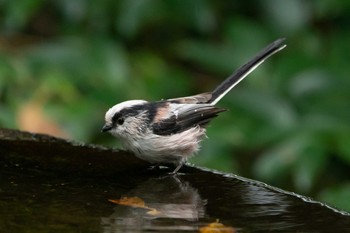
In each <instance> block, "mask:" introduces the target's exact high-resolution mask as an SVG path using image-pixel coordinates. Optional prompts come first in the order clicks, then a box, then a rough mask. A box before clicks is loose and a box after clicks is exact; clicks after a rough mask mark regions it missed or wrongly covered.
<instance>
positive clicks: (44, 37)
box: [0, 0, 350, 211]
mask: <svg viewBox="0 0 350 233" xmlns="http://www.w3.org/2000/svg"><path fill="white" fill-rule="evenodd" d="M0 7H1V8H0V30H1V37H0V126H1V127H7V128H18V125H17V121H16V119H17V114H18V109H19V108H20V107H21V106H22V105H23V104H24V103H26V102H27V101H28V100H32V99H40V100H41V102H42V103H43V104H44V110H45V113H46V114H47V115H48V116H50V117H51V118H52V119H54V120H55V121H56V122H58V123H59V125H60V127H61V128H62V129H63V130H64V131H65V132H68V134H69V135H71V137H72V138H73V139H75V140H80V141H84V142H92V143H98V144H104V145H108V146H116V145H117V144H116V141H115V140H114V139H113V138H112V137H111V136H109V135H102V134H100V128H101V126H102V124H103V121H104V113H105V111H106V110H107V109H108V108H109V107H110V106H112V105H114V104H116V103H118V102H121V101H124V100H128V99H147V100H158V99H161V98H172V97H179V96H186V95H192V94H197V93H199V92H204V91H208V90H211V89H213V88H214V87H215V86H216V85H217V84H218V83H220V81H222V80H224V79H225V78H226V77H227V76H228V75H230V74H231V73H232V71H233V70H234V69H236V68H237V67H239V66H240V65H242V64H243V63H245V62H246V61H247V60H248V59H250V58H251V57H252V56H253V55H254V54H255V53H256V52H257V51H259V50H260V49H261V48H263V47H264V46H265V45H267V44H268V43H270V42H272V41H273V40H275V39H277V38H279V37H286V38H287V43H288V47H287V48H286V49H285V50H283V51H282V52H280V53H279V54H277V55H275V56H273V57H272V58H270V59H269V60H268V61H267V62H265V63H264V64H263V65H262V66H261V67H259V68H258V69H257V70H256V71H255V72H254V73H253V74H251V75H250V76H249V77H248V78H247V79H246V80H244V81H243V82H242V83H241V84H240V85H239V86H238V87H236V88H235V89H234V90H233V91H232V92H231V93H230V94H229V95H227V96H226V98H224V99H223V100H222V101H221V102H220V103H219V105H220V106H221V107H225V108H227V109H229V110H230V111H228V112H226V113H224V114H221V115H220V117H219V118H218V119H216V120H214V121H213V122H212V124H211V126H210V127H209V129H208V136H209V139H208V140H205V141H204V142H203V143H202V145H203V146H202V150H201V152H200V154H199V155H198V156H197V157H195V158H194V159H193V162H194V163H196V164H198V165H202V166H207V167H211V168H216V169H220V170H223V171H229V172H233V173H236V174H240V175H243V176H246V177H250V178H253V179H257V180H261V181H264V182H267V183H269V184H271V185H275V186H278V187H282V188H285V189H288V190H292V191H296V192H298V193H302V194H306V195H311V196H313V197H314V198H316V199H318V200H321V201H325V202H328V203H330V204H331V205H335V206H337V207H338V208H340V209H345V210H348V211H350V198H349V196H350V181H349V177H350V172H349V169H350V124H349V120H350V78H349V73H350V63H349V62H350V59H349V56H350V55H349V54H350V43H349V41H350V30H349V25H350V3H349V1H345V0H343V1H332V0H320V1H301V0H286V1H273V0H257V1H213V0H212V1H210V0H193V1H188V0H165V1H161V0H120V1H113V0H103V1H92V0H86V1H84V0H75V1H71V0H47V1H44V0H22V1H14V0H2V1H0Z"/></svg>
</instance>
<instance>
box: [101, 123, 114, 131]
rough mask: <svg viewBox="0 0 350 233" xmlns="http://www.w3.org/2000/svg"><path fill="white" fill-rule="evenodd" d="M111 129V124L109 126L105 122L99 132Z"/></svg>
mask: <svg viewBox="0 0 350 233" xmlns="http://www.w3.org/2000/svg"><path fill="white" fill-rule="evenodd" d="M111 129H112V126H111V125H107V124H105V125H104V126H103V127H102V129H101V132H107V131H109V130H111Z"/></svg>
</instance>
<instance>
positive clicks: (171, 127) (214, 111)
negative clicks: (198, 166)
mask: <svg viewBox="0 0 350 233" xmlns="http://www.w3.org/2000/svg"><path fill="white" fill-rule="evenodd" d="M224 111H226V109H223V108H217V107H214V106H212V105H199V104H198V105H196V107H195V108H191V109H189V110H188V111H185V112H182V113H181V114H179V115H176V114H174V115H172V116H171V117H170V118H167V119H164V120H161V121H159V122H157V123H154V124H153V133H155V134H157V135H162V136H165V135H172V134H176V133H181V132H183V131H185V130H187V129H190V128H193V127H196V126H201V127H205V126H206V125H207V124H208V123H209V122H210V120H211V119H213V118H214V117H217V116H218V113H220V112H224Z"/></svg>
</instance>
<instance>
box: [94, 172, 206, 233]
mask: <svg viewBox="0 0 350 233" xmlns="http://www.w3.org/2000/svg"><path fill="white" fill-rule="evenodd" d="M118 198H119V197H118ZM110 201H111V202H113V203H116V204H117V205H116V206H115V208H114V212H113V213H112V214H111V215H110V216H109V217H103V218H102V220H101V224H102V227H103V232H104V233H107V232H108V233H109V232H111V233H112V232H128V231H129V232H131V231H132V232H135V231H136V232H137V231H143V230H156V231H164V230H180V231H181V230H185V231H188V230H198V225H197V224H196V221H198V219H200V218H204V215H205V205H206V201H205V200H203V199H202V198H201V196H200V195H199V193H198V191H197V190H196V189H195V188H193V187H191V185H190V184H189V183H188V182H183V181H182V180H181V179H180V178H179V177H177V176H165V177H160V178H159V177H157V178H150V179H148V180H147V181H145V182H143V183H141V184H140V185H138V186H136V187H135V188H134V189H133V190H130V192H128V193H126V194H124V195H123V196H122V197H121V198H120V199H118V200H110Z"/></svg>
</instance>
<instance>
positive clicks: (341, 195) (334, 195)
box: [319, 183, 350, 211]
mask: <svg viewBox="0 0 350 233" xmlns="http://www.w3.org/2000/svg"><path fill="white" fill-rule="evenodd" d="M349 196H350V184H349V183H344V184H339V185H337V186H335V187H330V188H327V189H325V190H323V191H322V192H321V193H320V194H319V199H320V200H322V201H324V202H326V203H329V204H330V205H332V206H335V207H337V208H339V209H342V210H346V211H350V199H349Z"/></svg>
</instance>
